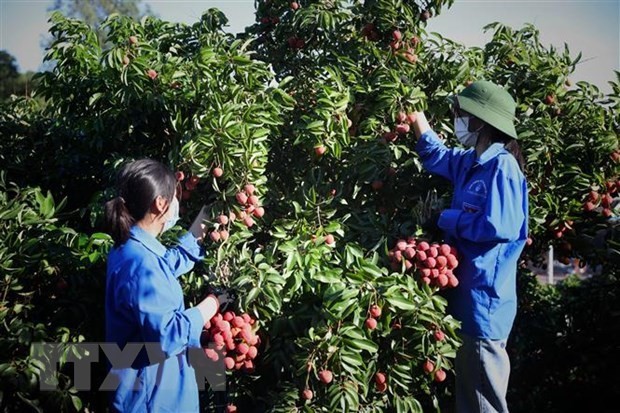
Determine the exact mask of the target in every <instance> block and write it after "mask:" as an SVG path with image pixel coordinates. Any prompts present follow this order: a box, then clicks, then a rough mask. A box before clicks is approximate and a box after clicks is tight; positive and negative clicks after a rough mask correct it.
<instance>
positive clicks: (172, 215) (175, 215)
mask: <svg viewBox="0 0 620 413" xmlns="http://www.w3.org/2000/svg"><path fill="white" fill-rule="evenodd" d="M179 218H180V217H179V200H178V199H177V197H176V196H175V197H173V198H172V202H171V203H170V210H169V211H168V219H166V222H164V229H163V230H162V231H161V232H165V231H168V230H169V229H170V228H172V227H174V226H175V225H176V223H177V221H178V220H179Z"/></svg>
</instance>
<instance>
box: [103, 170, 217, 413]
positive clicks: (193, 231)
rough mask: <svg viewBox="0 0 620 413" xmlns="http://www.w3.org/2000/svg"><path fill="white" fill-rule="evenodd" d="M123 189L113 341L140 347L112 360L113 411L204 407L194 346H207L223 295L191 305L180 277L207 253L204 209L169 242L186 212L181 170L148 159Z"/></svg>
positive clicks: (115, 228)
mask: <svg viewBox="0 0 620 413" xmlns="http://www.w3.org/2000/svg"><path fill="white" fill-rule="evenodd" d="M117 186H118V195H119V196H118V197H116V198H114V199H112V200H111V201H109V202H107V203H106V205H105V225H106V227H107V230H108V232H109V233H110V234H111V236H112V238H113V239H114V247H113V249H112V250H111V251H110V254H109V256H108V263H107V279H106V300H105V301H106V302H105V312H106V341H107V342H109V343H116V344H117V345H118V346H119V348H120V349H121V350H123V349H125V348H126V345H127V344H130V345H133V346H138V347H137V348H140V352H139V353H138V354H137V356H136V357H132V359H131V360H128V361H126V362H125V363H119V361H118V360H111V361H112V363H111V364H112V365H111V369H110V372H109V376H108V379H110V380H111V381H113V383H114V385H115V389H114V390H113V391H112V395H111V396H112V397H111V398H112V400H111V410H112V411H114V412H197V411H198V409H199V404H198V386H197V382H196V376H195V373H194V369H193V367H192V366H191V365H190V364H189V363H188V357H187V350H189V349H192V348H200V347H201V346H200V335H201V332H202V329H203V326H204V324H205V322H207V321H208V320H210V319H211V317H213V315H215V313H216V311H217V309H218V307H219V302H218V299H217V298H216V297H215V296H213V295H210V296H208V297H207V298H206V299H204V300H203V301H202V302H200V303H199V304H198V305H197V306H195V307H192V308H189V309H186V308H185V305H184V301H183V292H182V290H181V285H180V284H179V281H178V277H179V276H180V275H182V274H184V273H186V272H188V271H190V270H191V269H192V267H193V266H194V263H195V262H196V261H198V260H200V259H201V258H202V256H203V254H202V251H201V246H200V242H201V241H202V239H203V237H204V225H203V224H202V222H203V221H204V219H205V216H204V210H203V211H201V213H200V214H199V215H198V217H196V220H195V221H194V223H193V224H192V226H191V227H190V230H189V232H188V233H187V234H185V235H183V236H182V237H181V238H180V239H179V243H178V245H176V246H175V247H173V248H170V249H166V248H165V247H164V246H163V245H162V244H161V243H160V242H159V241H158V240H157V236H158V235H160V234H161V233H162V232H163V231H166V230H167V229H169V228H171V227H172V226H174V224H175V223H176V221H177V220H178V218H179V215H178V212H179V201H178V199H177V198H176V195H175V193H176V189H177V182H176V178H175V176H174V173H173V172H172V171H171V170H169V169H168V168H167V167H165V166H164V165H162V164H161V163H159V162H156V161H153V160H150V159H141V160H137V161H134V162H131V163H129V164H127V165H125V166H124V167H123V168H122V169H121V171H120V172H119V175H118V178H117Z"/></svg>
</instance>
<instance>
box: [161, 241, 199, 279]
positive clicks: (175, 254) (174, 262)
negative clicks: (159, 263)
mask: <svg viewBox="0 0 620 413" xmlns="http://www.w3.org/2000/svg"><path fill="white" fill-rule="evenodd" d="M203 257H204V251H203V249H202V248H201V247H200V245H199V244H198V240H196V238H195V237H194V236H193V235H192V234H191V233H190V232H188V233H187V234H185V235H183V236H182V237H181V238H179V243H178V244H177V245H175V246H174V247H172V248H169V249H168V250H167V251H166V255H165V256H164V259H165V260H166V262H167V263H168V265H169V266H170V270H172V273H173V274H174V276H175V277H177V278H179V277H180V276H181V275H183V274H186V273H187V272H189V271H190V270H191V269H192V268H194V264H195V263H196V261H199V260H201V259H202V258H203Z"/></svg>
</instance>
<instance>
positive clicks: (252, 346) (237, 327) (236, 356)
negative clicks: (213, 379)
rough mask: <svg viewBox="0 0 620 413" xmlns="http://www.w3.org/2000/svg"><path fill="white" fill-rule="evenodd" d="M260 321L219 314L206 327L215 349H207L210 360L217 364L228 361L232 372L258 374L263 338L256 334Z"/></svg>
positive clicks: (245, 314) (231, 313)
mask: <svg viewBox="0 0 620 413" xmlns="http://www.w3.org/2000/svg"><path fill="white" fill-rule="evenodd" d="M255 325H256V320H255V319H254V318H252V317H251V316H250V315H249V314H247V313H244V314H241V315H237V314H235V312H234V311H227V312H225V313H224V314H220V313H218V314H216V315H214V316H213V318H212V319H211V320H209V321H208V322H207V323H206V324H205V329H206V336H207V337H206V338H207V340H208V341H209V342H210V343H213V344H214V346H211V347H213V348H205V350H204V351H205V354H206V356H207V357H208V358H209V359H210V360H213V361H217V360H219V358H220V357H224V364H225V365H226V369H228V370H242V369H243V371H245V372H248V373H252V372H253V371H254V359H255V358H256V356H257V355H258V345H259V343H260V338H259V336H258V335H257V334H256V327H255Z"/></svg>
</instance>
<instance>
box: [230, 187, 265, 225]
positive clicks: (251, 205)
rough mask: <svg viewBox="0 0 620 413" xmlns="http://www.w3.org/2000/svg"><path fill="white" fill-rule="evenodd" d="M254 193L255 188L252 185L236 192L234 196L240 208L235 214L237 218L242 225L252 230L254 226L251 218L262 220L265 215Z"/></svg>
mask: <svg viewBox="0 0 620 413" xmlns="http://www.w3.org/2000/svg"><path fill="white" fill-rule="evenodd" d="M255 192H256V188H255V187H254V185H252V184H247V185H246V186H244V187H243V190H242V191H240V192H237V195H235V198H236V199H237V202H238V203H239V205H240V206H241V207H242V209H241V210H240V211H239V212H237V214H236V215H237V218H238V219H240V220H241V221H243V224H244V225H245V226H246V227H248V228H252V226H253V225H254V219H253V218H252V217H253V216H254V217H255V218H262V217H263V215H265V208H263V207H262V206H261V205H260V200H259V199H258V196H256V195H255Z"/></svg>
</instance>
